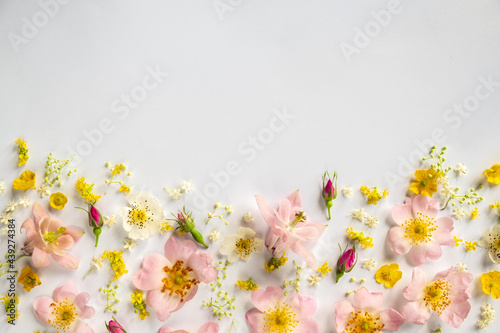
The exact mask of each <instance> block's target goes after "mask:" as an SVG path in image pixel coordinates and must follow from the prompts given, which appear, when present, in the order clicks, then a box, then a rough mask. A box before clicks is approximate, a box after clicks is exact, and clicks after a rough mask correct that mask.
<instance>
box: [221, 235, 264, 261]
mask: <svg viewBox="0 0 500 333" xmlns="http://www.w3.org/2000/svg"><path fill="white" fill-rule="evenodd" d="M254 236H255V231H253V230H252V229H250V228H245V227H239V228H238V233H237V234H233V235H227V236H226V237H225V238H224V240H223V241H222V244H221V248H220V253H221V254H222V255H225V256H227V261H228V262H230V263H232V262H235V261H236V260H238V258H239V259H243V260H247V259H248V258H249V257H250V255H251V254H252V253H254V252H261V251H262V247H263V246H264V241H263V240H262V239H260V238H255V237H254Z"/></svg>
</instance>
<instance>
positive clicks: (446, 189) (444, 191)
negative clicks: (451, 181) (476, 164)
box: [439, 184, 455, 198]
mask: <svg viewBox="0 0 500 333" xmlns="http://www.w3.org/2000/svg"><path fill="white" fill-rule="evenodd" d="M439 192H440V193H441V195H442V196H443V197H444V198H447V197H451V196H452V195H454V194H455V191H454V189H453V186H450V185H448V184H443V185H442V186H441V190H440V191H439Z"/></svg>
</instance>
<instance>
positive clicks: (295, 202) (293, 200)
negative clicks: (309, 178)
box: [286, 190, 302, 209]
mask: <svg viewBox="0 0 500 333" xmlns="http://www.w3.org/2000/svg"><path fill="white" fill-rule="evenodd" d="M286 198H287V199H288V201H290V204H291V205H292V207H294V208H299V209H300V208H302V198H301V197H300V192H299V190H297V191H293V192H292V193H290V194H289V195H287V197H286Z"/></svg>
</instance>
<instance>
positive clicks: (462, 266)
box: [457, 262, 467, 272]
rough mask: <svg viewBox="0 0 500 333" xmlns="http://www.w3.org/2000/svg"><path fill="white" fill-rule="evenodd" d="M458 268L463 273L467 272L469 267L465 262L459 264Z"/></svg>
mask: <svg viewBox="0 0 500 333" xmlns="http://www.w3.org/2000/svg"><path fill="white" fill-rule="evenodd" d="M457 268H458V270H459V271H461V272H467V265H466V264H464V263H463V262H459V263H458V264H457Z"/></svg>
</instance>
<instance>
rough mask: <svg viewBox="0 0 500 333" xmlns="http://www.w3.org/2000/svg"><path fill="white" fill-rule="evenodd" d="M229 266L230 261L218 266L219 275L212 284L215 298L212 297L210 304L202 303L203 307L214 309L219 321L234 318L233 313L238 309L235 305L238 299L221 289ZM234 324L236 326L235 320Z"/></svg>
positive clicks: (213, 311) (213, 312)
mask: <svg viewBox="0 0 500 333" xmlns="http://www.w3.org/2000/svg"><path fill="white" fill-rule="evenodd" d="M228 266H229V262H228V261H226V262H225V263H224V262H223V261H219V264H218V265H217V266H216V268H217V270H218V272H219V275H218V276H217V279H216V280H215V281H214V282H212V283H210V287H212V292H213V293H214V294H215V296H214V297H210V302H205V301H204V302H203V303H202V307H204V308H211V309H212V314H213V315H214V316H215V317H217V320H222V319H223V318H224V317H232V316H233V312H232V311H233V310H234V309H236V307H235V306H234V305H233V302H234V301H236V298H232V297H230V296H229V293H228V292H227V291H225V290H222V289H221V288H222V283H223V281H224V280H225V279H226V278H227V274H226V271H227V267H228ZM221 275H222V276H221ZM233 324H235V322H234V319H233Z"/></svg>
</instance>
